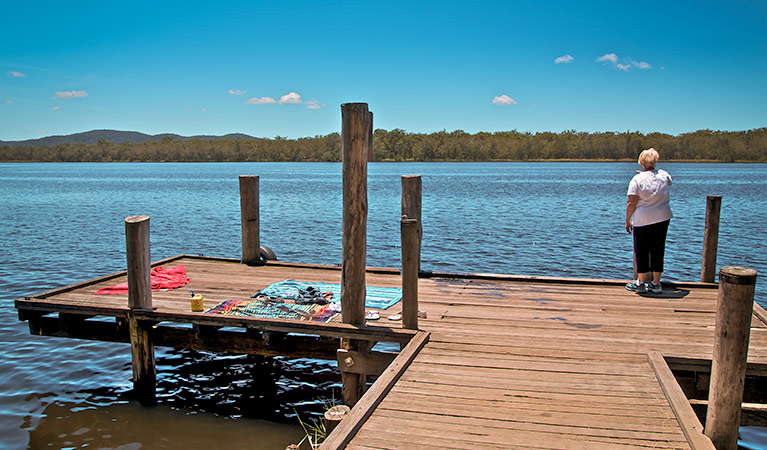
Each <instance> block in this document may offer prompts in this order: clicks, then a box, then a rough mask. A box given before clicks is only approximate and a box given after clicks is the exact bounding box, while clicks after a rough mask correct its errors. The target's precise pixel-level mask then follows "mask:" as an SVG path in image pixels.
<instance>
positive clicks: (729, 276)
mask: <svg viewBox="0 0 767 450" xmlns="http://www.w3.org/2000/svg"><path fill="white" fill-rule="evenodd" d="M755 288H756V271H754V270H752V269H746V268H743V267H723V268H722V269H721V270H720V271H719V293H718V297H717V311H716V331H715V340H714V353H713V361H712V366H711V384H710V387H709V399H708V410H707V412H706V427H705V434H706V436H708V437H709V438H710V439H711V441H712V442H713V443H714V446H715V447H716V448H717V449H719V450H735V449H736V448H737V445H738V444H737V442H738V427H739V426H740V410H741V402H742V401H743V385H744V380H745V376H746V359H747V357H748V341H749V336H750V333H751V315H752V313H753V306H754V292H755Z"/></svg>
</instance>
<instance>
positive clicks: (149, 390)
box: [125, 216, 156, 404]
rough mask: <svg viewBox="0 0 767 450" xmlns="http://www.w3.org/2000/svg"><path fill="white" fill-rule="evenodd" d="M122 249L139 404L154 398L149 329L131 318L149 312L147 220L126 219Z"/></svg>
mask: <svg viewBox="0 0 767 450" xmlns="http://www.w3.org/2000/svg"><path fill="white" fill-rule="evenodd" d="M125 247H126V254H127V259H128V271H127V272H128V307H129V308H130V310H131V312H130V313H129V314H128V329H129V333H130V343H131V365H132V367H133V390H134V392H135V393H136V395H137V397H138V399H139V401H140V402H141V403H142V404H153V403H155V401H156V397H155V381H156V372H155V360H154V343H153V342H152V337H151V334H150V333H149V330H150V327H149V326H148V325H146V324H144V323H142V322H140V321H138V320H136V319H135V318H134V317H133V314H132V311H133V310H134V309H152V285H151V281H150V275H149V272H150V266H151V260H150V251H149V216H130V217H126V218H125Z"/></svg>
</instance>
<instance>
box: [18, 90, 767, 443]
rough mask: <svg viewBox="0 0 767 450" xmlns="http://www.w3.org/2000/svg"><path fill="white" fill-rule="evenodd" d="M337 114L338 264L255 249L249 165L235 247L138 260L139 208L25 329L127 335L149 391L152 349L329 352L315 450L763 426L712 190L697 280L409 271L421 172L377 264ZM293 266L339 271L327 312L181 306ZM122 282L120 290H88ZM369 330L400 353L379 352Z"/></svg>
mask: <svg viewBox="0 0 767 450" xmlns="http://www.w3.org/2000/svg"><path fill="white" fill-rule="evenodd" d="M342 116H343V122H344V123H343V146H344V165H343V170H344V205H343V206H344V234H343V235H344V253H343V261H342V264H341V266H326V265H309V264H300V263H289V262H278V261H271V260H267V261H263V260H262V259H261V258H260V257H259V256H260V255H261V252H260V250H259V249H260V241H259V236H258V234H259V233H258V222H259V217H258V192H257V189H258V177H253V176H245V177H241V179H240V181H241V184H240V196H241V208H242V236H243V255H242V258H241V259H227V258H211V257H202V256H190V255H181V256H176V257H173V258H168V259H165V260H161V261H155V262H154V263H150V260H149V229H148V227H149V220H148V218H147V217H146V216H132V217H128V218H126V250H127V252H126V253H127V270H125V271H123V272H118V273H115V274H112V275H108V276H104V277H101V278H96V279H93V280H89V281H85V282H82V283H78V284H75V285H72V286H66V287H63V288H59V289H55V290H52V291H48V292H43V293H39V294H35V295H31V296H29V297H24V298H21V299H17V300H16V302H15V306H16V308H17V309H18V311H19V318H20V319H21V320H26V321H28V323H29V328H30V332H31V333H32V334H36V335H47V336H61V337H69V338H79V339H93V340H102V341H115V342H126V343H130V344H131V351H132V356H133V360H132V362H133V373H134V377H133V382H134V388H135V390H136V392H137V393H138V394H140V398H141V399H142V401H144V402H146V403H151V402H152V401H153V400H154V382H155V366H154V346H156V345H160V346H171V347H177V348H191V349H205V350H211V351H226V352H235V353H236V352H240V353H255V354H263V355H289V356H293V357H312V358H330V359H335V360H336V361H337V362H338V369H339V371H340V372H341V375H342V382H343V391H342V394H343V400H344V402H345V403H346V404H347V405H349V406H353V407H352V408H351V410H350V411H349V412H348V414H347V415H346V416H345V418H343V420H341V422H340V424H338V425H337V426H335V428H334V429H333V431H332V433H330V435H329V436H328V437H327V439H326V440H325V442H324V443H323V444H322V446H321V447H320V448H322V449H342V448H346V449H477V448H482V449H484V448H489V449H509V448H522V449H525V448H528V449H532V448H541V449H563V450H565V449H598V450H599V449H650V448H652V449H659V448H663V449H693V450H698V449H707V450H711V449H714V448H718V449H734V448H735V441H736V440H737V427H738V425H739V424H742V423H745V422H748V421H756V420H762V421H766V420H767V419H765V417H767V405H766V403H767V401H766V400H765V398H767V396H765V383H764V381H763V380H764V379H765V377H767V313H765V311H764V310H763V309H762V308H761V307H760V306H759V305H758V304H755V303H754V286H755V283H756V273H755V272H753V271H750V270H748V269H742V268H723V269H721V270H720V272H719V284H714V283H712V282H710V281H712V280H713V278H712V275H711V266H712V265H713V264H715V261H716V257H715V253H716V237H717V233H718V201H713V202H712V201H709V205H712V204H713V205H714V206H715V207H716V209H717V211H716V214H714V213H712V214H708V212H707V223H706V233H707V234H706V239H705V241H706V242H707V246H711V247H712V248H713V253H712V251H711V250H710V249H709V250H706V251H704V255H705V256H704V267H703V270H702V272H701V277H702V280H703V281H701V282H690V283H677V284H665V285H664V291H663V294H661V295H642V296H640V295H637V294H635V293H633V292H629V291H627V290H626V289H625V288H624V284H625V283H626V281H627V280H605V279H566V278H553V277H525V276H513V275H500V274H468V273H464V274H456V273H444V272H424V271H420V270H419V267H420V245H421V239H422V234H421V233H422V232H421V221H420V217H421V214H420V191H421V183H420V178H419V177H403V179H402V187H403V193H402V199H403V200H402V214H403V215H402V220H401V232H402V262H403V263H402V268H401V269H392V268H370V267H366V266H365V252H366V248H365V238H366V231H365V224H366V216H367V198H366V188H365V186H364V185H365V183H366V180H365V178H366V170H365V164H366V162H367V159H368V149H369V148H370V146H371V144H370V142H371V137H370V136H371V135H372V113H369V111H367V105H364V104H350V105H343V106H342ZM349 120H350V121H351V122H349ZM709 222H710V223H709ZM177 264H183V265H184V266H185V268H186V273H187V275H188V277H189V278H190V279H191V282H190V283H189V284H188V285H186V286H184V289H177V290H170V291H164V292H151V291H150V289H149V286H148V281H149V270H150V268H151V267H153V266H158V265H177ZM288 279H293V280H307V281H311V282H318V283H319V282H322V283H339V284H340V285H341V303H342V316H341V318H340V320H338V319H334V320H333V321H331V322H329V323H317V322H308V321H298V320H287V319H264V318H255V317H243V316H226V315H217V314H209V313H206V312H194V311H191V308H190V299H189V296H188V291H189V290H190V289H192V290H194V291H195V292H196V293H200V294H203V298H204V307H205V308H211V307H213V306H215V305H216V304H218V303H219V302H221V301H224V300H229V299H235V300H237V299H249V298H250V297H251V296H252V295H253V294H255V293H256V292H259V291H260V290H262V289H264V288H265V287H267V286H269V285H270V284H272V283H275V282H278V281H282V280H288ZM126 281H127V282H128V286H129V291H128V293H127V294H119V295H109V296H105V295H96V294H95V292H96V290H97V289H99V288H102V287H108V286H112V285H114V284H116V283H120V282H126ZM366 286H382V287H402V292H403V299H402V303H401V304H398V305H395V306H393V307H391V308H390V310H389V311H381V313H380V315H381V317H384V318H385V317H386V316H387V315H389V314H392V313H394V312H397V311H402V316H403V317H402V320H401V322H399V321H388V320H385V319H381V320H377V321H366V319H365V309H366V308H365V305H364V298H365V290H366ZM424 313H425V314H424ZM378 342H392V343H398V344H400V348H401V351H400V352H398V353H396V352H381V351H375V350H373V346H374V344H375V343H378ZM370 381H372V384H370V385H369V384H368V382H370ZM709 388H710V390H709ZM703 422H705V424H706V428H705V429H704V428H703V425H702V423H703ZM733 430H734V431H733ZM733 432H734V433H735V434H734V435H733ZM733 439H734V440H733ZM715 445H716V447H715Z"/></svg>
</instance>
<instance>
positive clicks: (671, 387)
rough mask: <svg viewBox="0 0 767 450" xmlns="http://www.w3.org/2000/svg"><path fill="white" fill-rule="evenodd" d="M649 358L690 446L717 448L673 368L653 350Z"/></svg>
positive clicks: (700, 448) (695, 449)
mask: <svg viewBox="0 0 767 450" xmlns="http://www.w3.org/2000/svg"><path fill="white" fill-rule="evenodd" d="M648 359H649V361H650V364H651V365H652V368H653V371H654V372H655V375H656V376H657V377H658V382H659V383H660V386H661V388H662V389H663V393H664V394H665V395H666V398H668V401H669V404H670V406H671V408H672V409H673V411H674V414H675V415H676V417H677V420H679V423H680V425H681V428H682V431H683V432H684V435H685V436H686V437H687V441H688V442H689V443H690V446H691V447H692V448H693V450H716V449H715V448H714V444H713V443H712V442H711V439H709V438H708V437H707V436H706V435H704V434H703V425H701V423H700V420H698V416H697V415H696V414H695V412H694V411H693V410H692V407H691V406H690V403H689V402H688V401H687V397H686V396H685V395H684V392H682V388H680V387H679V383H677V381H676V378H675V377H674V374H673V373H671V369H669V367H668V365H667V364H666V361H664V360H663V356H662V355H661V354H660V353H658V352H653V353H650V354H649V355H648Z"/></svg>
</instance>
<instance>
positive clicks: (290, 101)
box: [278, 92, 301, 105]
mask: <svg viewBox="0 0 767 450" xmlns="http://www.w3.org/2000/svg"><path fill="white" fill-rule="evenodd" d="M278 103H279V104H280V105H297V104H300V103H301V96H300V95H298V94H296V93H295V92H291V93H289V94H285V95H283V96H282V97H280V101H279V102H278Z"/></svg>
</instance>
